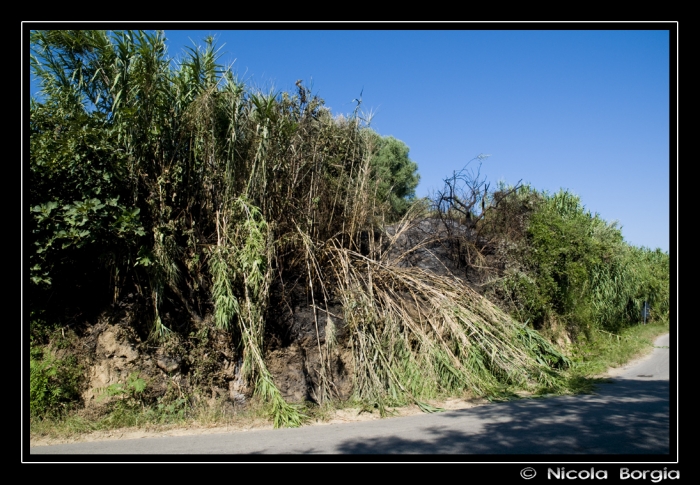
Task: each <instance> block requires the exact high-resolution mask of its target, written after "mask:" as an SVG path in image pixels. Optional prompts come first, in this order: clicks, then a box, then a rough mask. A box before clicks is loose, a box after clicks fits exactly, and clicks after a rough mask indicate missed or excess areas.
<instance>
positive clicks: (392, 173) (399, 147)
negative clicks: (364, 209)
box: [372, 136, 420, 217]
mask: <svg viewBox="0 0 700 485" xmlns="http://www.w3.org/2000/svg"><path fill="white" fill-rule="evenodd" d="M376 144H377V147H378V148H377V152H376V154H375V155H374V157H373V158H372V167H373V168H374V170H375V177H376V178H377V181H378V183H379V186H378V191H379V196H380V198H381V199H382V200H386V201H388V203H389V204H390V206H391V209H392V211H393V213H394V215H395V216H398V217H400V216H402V215H403V214H405V213H406V211H407V210H408V208H409V207H410V205H411V203H412V202H413V201H414V200H415V189H416V187H417V186H418V182H419V181H420V175H418V173H417V170H418V164H416V163H415V162H414V161H412V160H411V159H410V158H409V157H408V151H409V148H408V146H406V144H405V143H404V142H402V141H401V140H397V139H396V138H394V137H392V136H386V137H379V136H378V137H377V141H376Z"/></svg>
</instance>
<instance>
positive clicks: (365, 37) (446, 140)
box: [164, 24, 677, 251]
mask: <svg viewBox="0 0 700 485" xmlns="http://www.w3.org/2000/svg"><path fill="white" fill-rule="evenodd" d="M250 25H251V29H253V28H255V24H250ZM649 25H650V28H652V27H653V24H649ZM174 26H175V27H177V26H187V24H180V25H177V24H176V25H174ZM283 26H284V25H282V26H281V27H283ZM164 27H165V29H166V30H165V35H166V38H167V39H168V53H169V54H170V55H171V56H173V57H177V56H179V55H181V53H182V52H183V48H184V47H185V46H193V45H194V44H193V41H194V42H195V43H197V44H201V45H203V44H204V42H203V39H204V38H205V37H206V36H207V35H213V36H215V38H216V43H217V45H218V46H222V49H221V53H222V57H221V62H222V63H224V64H227V65H229V64H232V66H233V67H232V68H233V70H234V72H235V73H237V74H238V76H239V78H242V79H243V80H245V81H246V82H247V84H249V85H252V86H257V87H259V88H261V89H263V90H265V91H269V90H270V89H276V90H294V89H295V87H294V83H295V82H296V80H297V79H301V80H303V81H304V82H305V84H306V85H307V86H310V87H311V89H312V92H313V93H314V94H317V95H319V96H320V97H322V98H323V99H325V101H326V105H327V106H329V107H330V108H331V109H332V111H333V112H334V113H336V114H340V113H343V114H347V113H351V112H352V111H353V109H354V107H355V103H354V102H353V99H354V98H357V97H359V95H360V92H362V100H363V105H362V106H363V108H364V109H365V110H366V111H367V112H372V113H374V117H373V118H372V123H371V126H372V127H373V128H374V129H375V130H376V131H377V132H379V133H380V134H382V135H392V136H394V137H396V138H398V139H400V140H402V141H403V142H404V143H406V144H407V145H408V146H409V147H410V154H409V156H410V158H411V159H412V160H413V161H415V162H416V163H417V164H418V167H419V173H420V176H421V182H420V185H419V186H418V189H417V192H416V194H417V195H418V196H425V195H429V194H430V193H431V191H432V190H435V189H439V188H441V187H442V185H443V183H442V180H443V178H444V177H446V176H448V175H450V174H451V173H452V171H453V170H459V169H460V168H462V167H463V166H464V165H465V164H466V163H467V162H468V161H469V160H470V159H472V158H474V157H475V156H476V155H478V154H480V153H484V154H490V155H491V157H490V158H488V159H487V160H486V161H485V162H484V163H483V166H482V174H483V175H486V176H487V178H488V180H489V181H491V186H492V187H494V186H495V185H496V184H497V183H498V182H499V181H504V182H506V183H508V184H514V183H516V182H518V181H519V180H521V179H522V181H523V182H525V183H530V184H531V185H532V186H533V187H534V188H536V189H538V190H548V191H550V192H556V191H557V190H559V189H560V188H565V189H569V190H570V191H571V192H573V193H575V194H576V195H578V196H580V197H581V200H582V202H583V204H584V205H585V206H586V208H587V209H589V210H590V211H592V212H597V213H599V214H600V215H601V217H603V218H604V219H606V220H608V221H613V220H617V221H619V224H620V225H621V226H622V232H623V235H624V237H625V239H626V241H627V242H629V243H630V244H633V245H636V246H646V247H650V248H652V249H654V248H657V247H658V248H661V249H662V250H664V251H668V250H669V231H670V228H669V220H670V213H669V211H670V202H673V203H674V205H675V204H676V200H675V199H674V200H673V201H671V200H670V193H669V187H670V183H671V181H670V167H671V164H673V165H674V166H676V164H677V159H676V158H675V155H674V158H673V159H670V158H669V154H670V146H672V147H673V148H674V152H675V148H676V144H677V140H676V137H675V134H674V135H673V138H672V139H670V137H669V122H670V118H669V116H670V115H669V102H670V101H672V102H673V103H674V104H673V106H674V107H675V106H676V99H675V98H674V99H673V100H670V80H671V79H672V77H671V75H670V74H671V73H670V71H669V43H670V42H673V43H674V45H675V43H676V39H675V37H674V38H673V39H671V38H670V36H669V32H668V31H663V30H661V31H655V30H648V31H643V30H588V31H584V30H545V31H536V30H494V31H488V30H372V31H368V30H357V31H354V30H274V31H271V30H211V31H209V30H204V31H193V30H168V29H167V26H164ZM236 27H237V28H240V26H239V25H237V26H236ZM465 27H466V28H468V25H466V26H465ZM480 27H481V28H483V27H484V25H481V26H480ZM515 27H517V24H515ZM560 27H561V26H560ZM190 39H191V40H190ZM673 79H675V78H673ZM674 83H675V81H674ZM674 87H675V86H674ZM670 143H672V145H669V144H670ZM673 184H674V186H675V185H676V180H673Z"/></svg>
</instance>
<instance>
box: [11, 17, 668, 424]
mask: <svg viewBox="0 0 700 485" xmlns="http://www.w3.org/2000/svg"><path fill="white" fill-rule="evenodd" d="M164 42H165V41H164V38H163V37H162V35H161V34H148V33H145V32H102V31H50V32H42V31H37V32H33V33H32V53H33V58H32V67H33V70H34V73H35V74H36V75H37V76H38V77H39V79H40V81H41V83H42V88H43V98H42V100H41V101H37V100H32V103H31V110H30V170H29V173H28V179H29V183H28V190H27V194H28V200H27V201H26V204H27V207H28V208H29V211H30V212H29V217H28V218H27V221H26V222H27V229H28V237H27V240H28V242H29V247H28V250H27V254H28V258H29V266H30V273H29V282H28V288H27V292H26V295H27V296H26V300H25V301H26V302H27V308H26V311H25V322H26V323H28V327H29V328H28V330H29V339H30V367H29V369H30V396H29V399H30V403H31V404H30V408H31V415H32V419H34V420H41V419H45V418H47V417H49V416H65V415H66V413H79V414H80V413H82V415H84V416H85V418H86V419H88V418H89V419H93V420H104V419H113V420H115V422H123V420H122V421H120V419H122V418H124V417H125V416H131V418H129V419H132V418H133V419H135V420H136V421H137V422H138V420H139V419H141V420H145V421H147V422H155V421H158V420H165V421H167V420H170V419H183V418H184V417H185V416H187V415H188V413H191V412H192V410H193V409H195V408H196V407H198V406H202V405H203V404H206V403H209V402H211V403H212V404H217V405H219V404H221V403H224V404H225V406H224V407H225V409H228V410H229V411H230V412H235V411H236V410H238V409H241V408H245V407H246V406H248V405H249V403H250V402H259V403H262V404H261V405H262V406H263V408H264V410H265V413H267V415H268V416H269V417H270V418H271V419H272V420H273V422H274V424H275V426H296V425H299V424H301V423H302V422H303V421H304V419H305V413H307V411H304V409H302V405H301V403H310V404H307V406H321V405H324V404H326V403H328V402H332V401H343V400H348V399H354V400H356V401H358V402H361V403H363V406H369V407H371V408H378V409H380V410H382V412H383V410H385V409H386V408H387V407H388V406H396V405H401V404H406V403H415V404H417V405H418V406H420V407H421V408H422V409H424V410H426V411H433V410H434V408H433V407H432V406H431V405H430V404H429V403H428V401H429V400H430V399H433V398H436V397H438V396H446V395H453V394H459V393H472V394H473V395H478V396H484V395H488V396H504V395H508V394H509V393H512V391H513V390H515V389H528V390H530V391H532V392H566V391H567V389H569V390H570V387H571V386H570V385H569V384H568V383H569V382H570V376H569V375H568V374H566V369H567V368H569V367H570V365H571V355H568V356H567V354H571V352H569V351H567V350H565V349H563V348H562V347H561V346H558V344H556V343H552V342H556V340H557V339H559V340H561V338H562V337H566V338H568V339H569V340H570V341H574V342H576V341H577V339H581V338H588V339H589V340H590V341H592V340H591V339H593V338H594V336H595V335H597V333H596V332H598V331H599V330H605V331H607V332H616V331H618V330H620V329H622V328H624V327H628V326H630V325H635V324H636V323H638V318H637V315H638V313H639V307H640V304H641V302H642V301H649V302H650V303H651V308H652V313H651V318H654V319H657V320H663V319H664V318H667V313H668V255H667V254H663V253H660V252H658V251H657V252H652V251H648V250H645V249H636V248H630V247H628V246H627V245H626V244H625V243H624V241H623V240H622V238H621V236H620V234H619V230H618V229H617V228H615V227H614V226H612V225H609V224H607V223H605V222H604V221H601V220H600V219H599V218H598V217H597V216H595V217H594V216H591V215H590V214H587V213H586V212H585V211H584V209H583V207H582V206H581V204H580V202H579V201H578V199H576V198H574V197H572V196H571V195H569V194H566V193H562V194H557V195H555V196H549V195H547V194H540V193H537V192H536V191H534V190H531V189H528V188H523V187H514V188H511V189H506V188H501V189H500V190H498V191H496V192H494V193H492V194H491V193H488V192H487V190H486V189H487V188H488V186H487V185H485V182H483V181H482V180H480V179H479V177H478V175H476V176H475V174H473V173H470V172H468V171H463V172H460V176H459V177H458V176H456V175H455V176H453V177H452V178H449V179H447V180H446V189H445V192H444V193H443V194H441V195H440V196H439V197H438V198H437V199H436V200H434V201H416V200H415V198H414V197H413V189H414V188H415V187H416V184H417V181H418V176H417V174H416V173H415V172H416V168H417V166H416V164H415V163H413V162H412V161H411V160H410V159H409V158H408V149H407V147H405V145H403V143H401V142H399V141H398V140H395V139H393V138H390V137H386V138H384V137H381V136H380V135H378V134H377V133H375V132H374V131H373V130H371V129H370V128H369V127H368V126H367V124H366V122H365V121H364V120H363V119H362V115H361V112H360V109H359V108H360V105H359V104H358V109H356V110H355V112H354V113H352V114H351V115H349V116H333V115H332V113H331V112H330V111H329V110H328V109H327V108H326V107H325V106H324V103H323V101H322V100H321V99H319V98H318V97H316V96H314V95H313V94H312V93H311V92H310V91H309V90H308V89H307V88H306V87H305V86H303V84H302V83H301V82H298V83H297V85H296V90H295V91H294V92H291V93H288V92H281V93H261V92H259V91H255V90H251V89H250V88H248V87H247V86H245V85H244V84H243V83H242V82H240V81H239V80H238V79H237V78H236V77H235V75H234V74H233V73H232V72H231V71H230V70H226V69H224V68H223V67H222V66H220V65H219V64H218V62H217V55H216V52H217V51H216V49H215V47H214V46H213V45H212V43H211V42H210V41H208V42H207V44H206V46H205V47H204V48H201V49H192V50H190V51H189V52H187V53H186V54H185V55H184V57H183V58H182V59H181V60H180V61H179V62H178V63H176V64H174V63H171V60H170V59H168V58H167V56H166V54H165V53H166V49H165V43H164ZM460 177H461V178H460ZM460 181H462V182H467V184H466V185H460V183H459V182H460ZM479 207H480V209H479ZM425 228H427V230H424V229H425ZM417 231H418V232H417ZM420 231H422V233H421V234H420V235H419V232H420ZM418 235H419V236H420V237H417V236H418ZM426 264H427V265H428V266H429V267H426ZM440 268H443V269H444V270H445V271H443V270H442V269H440ZM598 333H599V332H598ZM307 409H308V408H307ZM120 416H121V418H120ZM142 422H143V421H142Z"/></svg>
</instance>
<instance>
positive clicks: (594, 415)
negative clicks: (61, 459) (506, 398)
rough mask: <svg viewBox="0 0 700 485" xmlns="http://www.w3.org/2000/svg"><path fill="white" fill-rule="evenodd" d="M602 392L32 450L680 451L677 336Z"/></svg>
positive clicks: (660, 343)
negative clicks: (672, 441)
mask: <svg viewBox="0 0 700 485" xmlns="http://www.w3.org/2000/svg"><path fill="white" fill-rule="evenodd" d="M655 346H656V347H655V348H654V350H653V352H652V354H651V355H649V356H648V357H646V358H645V359H643V360H642V361H639V362H636V363H634V364H633V365H628V366H627V367H625V368H623V369H621V370H618V371H617V372H616V373H615V377H614V378H613V379H612V381H611V382H610V383H604V384H600V385H599V386H598V388H597V391H596V393H595V394H592V395H579V396H563V397H553V398H546V399H522V400H518V401H511V402H505V403H493V404H488V405H485V406H481V407H476V408H471V409H464V410H457V411H448V412H443V413H435V414H424V415H419V416H409V417H402V418H391V419H384V420H376V421H365V422H359V423H346V424H332V425H325V426H308V427H303V428H298V429H277V430H260V431H247V432H237V433H230V434H223V433H221V434H212V435H197V436H175V437H166V438H144V439H136V440H118V441H102V442H88V443H72V444H63V445H55V446H41V447H34V448H30V454H32V455H39V454H68V455H71V456H74V455H82V454H85V455H90V454H109V455H111V454H121V455H145V454H146V455H147V454H188V455H189V454H224V455H231V454H235V455H251V454H278V455H279V454H281V455H285V454H368V455H376V454H394V453H399V454H412V453H417V454H445V455H454V454H459V455H465V454H478V455H484V454H528V455H538V454H546V455H553V454H554V455H557V454H585V455H588V454H592V455H601V454H602V455H607V454H622V455H634V454H654V455H663V454H668V453H670V450H669V432H670V399H669V398H670V394H669V348H668V346H669V336H668V335H665V336H663V337H660V338H659V339H658V340H657V341H656V342H655Z"/></svg>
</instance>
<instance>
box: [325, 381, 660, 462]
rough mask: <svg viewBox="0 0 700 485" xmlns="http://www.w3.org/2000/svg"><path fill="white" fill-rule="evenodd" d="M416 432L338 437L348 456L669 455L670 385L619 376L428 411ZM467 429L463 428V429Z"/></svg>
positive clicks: (339, 446)
mask: <svg viewBox="0 0 700 485" xmlns="http://www.w3.org/2000/svg"><path fill="white" fill-rule="evenodd" d="M430 418H431V419H429V420H428V421H429V424H427V425H425V426H421V427H420V428H419V429H418V433H417V434H419V435H420V436H421V437H420V438H416V439H406V438H400V437H383V438H370V439H352V440H347V441H344V442H341V443H340V444H339V445H338V448H337V450H336V452H337V453H348V454H386V453H421V454H668V453H670V450H669V429H670V428H669V383H668V381H662V380H647V381H644V380H633V379H619V380H616V381H614V382H613V383H607V384H600V385H599V386H598V390H597V392H596V394H594V395H587V396H563V397H556V398H550V399H527V400H519V401H512V402H508V403H501V404H495V405H487V406H483V407H479V408H472V409H467V410H461V411H451V412H446V413H440V414H439V415H433V416H430ZM467 429H470V431H467Z"/></svg>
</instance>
